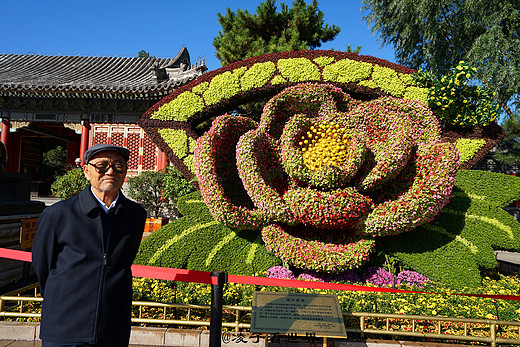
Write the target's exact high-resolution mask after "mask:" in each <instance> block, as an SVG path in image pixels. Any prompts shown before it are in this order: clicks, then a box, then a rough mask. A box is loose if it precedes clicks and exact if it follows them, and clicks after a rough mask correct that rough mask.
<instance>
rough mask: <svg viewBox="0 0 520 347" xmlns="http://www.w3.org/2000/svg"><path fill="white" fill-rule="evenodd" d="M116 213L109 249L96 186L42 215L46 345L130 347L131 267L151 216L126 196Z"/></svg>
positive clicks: (38, 248)
mask: <svg viewBox="0 0 520 347" xmlns="http://www.w3.org/2000/svg"><path fill="white" fill-rule="evenodd" d="M115 208H116V210H115V214H114V217H113V220H112V223H111V228H110V233H109V238H108V242H107V245H106V246H105V245H104V241H103V220H104V219H105V218H104V217H105V212H104V211H103V210H102V209H101V207H100V206H99V203H98V201H97V200H96V198H95V197H94V195H93V194H92V192H91V190H90V185H89V186H88V187H87V188H86V189H85V190H83V191H82V192H81V193H80V194H78V195H77V196H75V197H72V198H70V199H67V200H64V201H60V202H58V203H56V204H54V205H52V206H50V207H47V208H46V209H45V210H44V211H43V213H42V214H41V216H40V218H39V220H38V229H37V232H36V237H35V239H34V244H33V251H32V253H33V266H34V269H35V271H36V274H37V275H38V279H39V281H40V291H41V293H42V296H43V298H44V300H43V310H42V321H41V330H40V338H41V339H42V340H44V341H47V342H53V343H80V342H82V343H84V342H88V343H94V342H98V343H102V345H103V346H114V347H116V346H125V347H126V346H128V339H129V336H130V319H131V303H132V273H131V270H130V267H131V265H132V263H133V261H134V258H135V255H136V254H137V250H138V248H139V243H140V241H141V238H142V235H143V229H144V223H145V220H146V211H145V210H144V209H143V208H142V207H141V206H140V205H138V204H137V203H135V202H133V201H131V200H129V199H127V198H126V197H124V196H123V194H122V193H120V194H119V199H118V202H117V205H116V207H115ZM105 247H106V252H105V251H104V249H105Z"/></svg>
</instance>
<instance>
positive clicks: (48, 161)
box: [43, 146, 67, 173]
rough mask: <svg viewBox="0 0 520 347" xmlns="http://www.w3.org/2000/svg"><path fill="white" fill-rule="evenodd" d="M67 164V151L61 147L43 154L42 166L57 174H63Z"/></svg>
mask: <svg viewBox="0 0 520 347" xmlns="http://www.w3.org/2000/svg"><path fill="white" fill-rule="evenodd" d="M66 163H67V150H66V149H64V148H63V147H61V146H57V147H56V148H54V149H51V150H49V151H47V152H45V153H43V165H45V166H47V167H49V168H50V169H52V171H54V170H58V173H63V172H65V167H66Z"/></svg>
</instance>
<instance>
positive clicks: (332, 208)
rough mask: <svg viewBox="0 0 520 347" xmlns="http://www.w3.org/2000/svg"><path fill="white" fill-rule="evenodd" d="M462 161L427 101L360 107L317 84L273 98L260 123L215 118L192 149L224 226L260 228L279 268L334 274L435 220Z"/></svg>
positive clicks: (387, 101) (207, 197) (331, 88)
mask: <svg viewBox="0 0 520 347" xmlns="http://www.w3.org/2000/svg"><path fill="white" fill-rule="evenodd" d="M458 165H459V158H458V151H457V150H456V149H455V148H454V145H453V144H451V143H442V142H440V130H439V124H438V122H437V119H436V118H435V116H434V115H433V114H432V113H431V111H430V110H429V109H428V108H427V107H426V106H425V105H424V104H422V103H420V102H417V101H413V100H403V99H399V98H394V97H390V96H386V97H381V98H378V99H374V100H371V101H366V102H360V101H357V100H354V99H353V98H351V97H350V96H349V95H348V94H346V93H345V92H343V91H342V90H341V89H340V88H337V87H335V86H333V85H329V84H318V83H306V84H300V85H296V86H293V87H289V88H286V89H285V90H284V91H282V92H281V93H279V94H278V95H276V96H274V97H273V98H272V99H271V100H270V101H269V102H268V103H267V104H266V106H265V107H264V111H263V114H262V116H261V119H260V122H259V123H257V122H255V121H253V120H251V119H248V118H244V117H240V116H232V115H224V116H220V117H218V118H217V119H215V121H214V122H213V125H212V127H211V129H210V130H209V131H208V132H207V133H206V134H204V135H203V136H202V137H200V138H199V139H198V140H197V145H196V147H195V170H196V173H197V177H198V179H199V185H200V189H201V193H202V196H203V198H204V201H205V202H206V204H207V206H208V207H209V209H210V212H211V214H212V215H213V217H214V218H215V219H216V220H217V221H219V222H222V223H224V224H226V225H228V226H229V227H231V228H234V229H258V228H262V237H263V240H264V242H265V244H266V247H267V249H268V250H270V251H272V252H273V253H274V254H275V255H277V256H278V257H279V258H280V259H282V260H283V261H284V262H286V263H288V264H290V265H294V266H297V267H300V268H307V269H312V270H318V271H327V272H339V271H343V270H346V269H351V268H356V267H359V266H361V265H363V264H364V263H365V262H366V261H367V260H368V258H369V254H370V252H371V251H372V249H373V247H374V245H375V241H374V237H376V236H387V235H397V234H400V233H403V232H405V231H410V230H412V229H413V228H415V227H417V226H419V225H421V224H423V223H425V222H428V221H430V220H431V219H432V218H433V217H434V216H435V215H436V214H437V213H438V212H439V211H440V210H441V209H442V207H443V206H444V205H445V204H446V203H447V202H448V200H449V197H450V194H451V191H452V188H453V182H454V177H455V173H456V171H457V168H458Z"/></svg>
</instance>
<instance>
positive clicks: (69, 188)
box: [51, 168, 89, 200]
mask: <svg viewBox="0 0 520 347" xmlns="http://www.w3.org/2000/svg"><path fill="white" fill-rule="evenodd" d="M88 184H89V182H88V180H87V179H86V178H85V175H84V174H83V170H82V169H79V168H77V169H72V170H69V171H67V172H66V173H65V174H64V175H63V176H58V178H57V179H56V181H54V182H53V183H52V185H51V191H52V195H53V196H55V197H57V198H60V199H62V200H63V199H68V198H71V197H73V196H74V195H77V194H79V193H80V192H81V191H82V190H83V189H85V187H86V186H88Z"/></svg>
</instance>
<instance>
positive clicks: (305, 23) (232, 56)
mask: <svg viewBox="0 0 520 347" xmlns="http://www.w3.org/2000/svg"><path fill="white" fill-rule="evenodd" d="M280 7H281V11H280V12H277V6H276V0H266V1H264V2H262V3H261V4H260V5H259V6H258V7H257V9H256V12H255V13H254V14H250V13H249V12H248V11H247V10H246V11H242V10H240V9H238V10H237V11H236V12H233V11H231V9H230V8H228V9H227V11H226V14H225V15H223V14H222V13H220V12H219V13H218V14H217V15H218V17H219V23H220V25H221V26H222V31H219V34H218V36H217V37H215V39H214V40H213V46H214V47H215V49H216V54H215V55H216V57H217V58H218V59H219V60H220V62H221V63H222V66H225V65H228V64H230V63H233V62H235V61H238V60H243V59H247V58H250V57H254V56H258V55H263V54H268V53H274V52H286V51H296V50H307V49H315V48H318V47H320V46H321V44H322V43H323V42H327V41H330V40H333V39H334V38H335V37H336V35H337V34H338V33H339V31H340V28H339V27H338V26H336V25H332V26H330V25H329V24H325V23H324V21H323V15H324V14H323V12H322V11H320V10H319V9H318V1H316V0H313V2H312V4H310V5H307V4H306V3H305V1H304V0H295V1H294V2H293V4H292V7H291V8H289V7H288V6H287V5H286V4H285V3H283V2H282V3H281V5H280Z"/></svg>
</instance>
